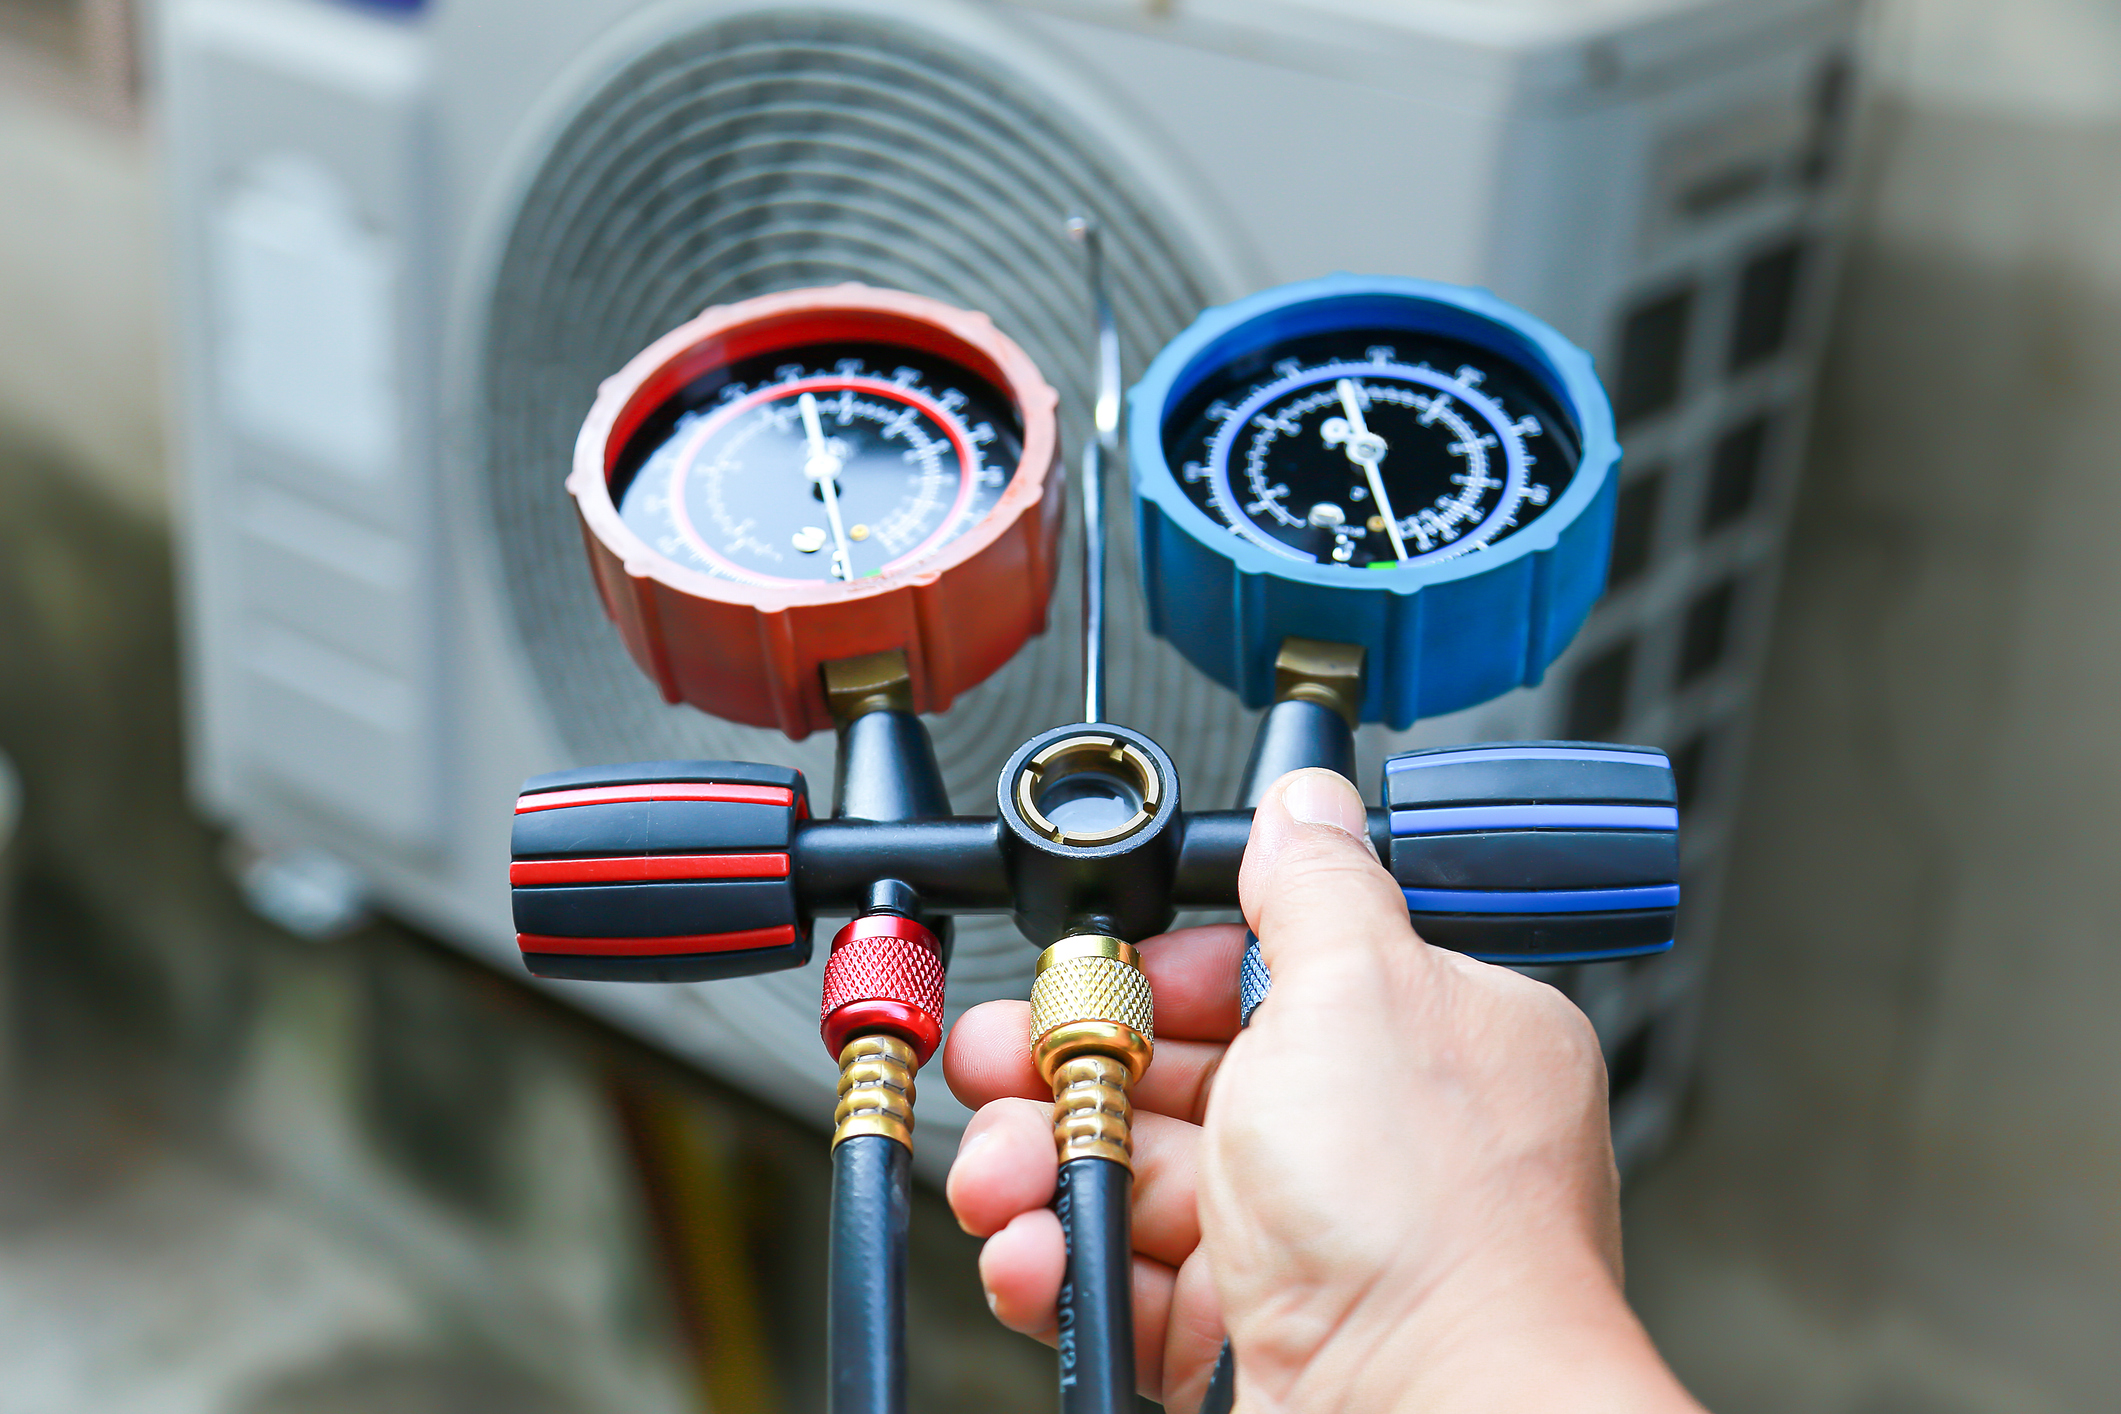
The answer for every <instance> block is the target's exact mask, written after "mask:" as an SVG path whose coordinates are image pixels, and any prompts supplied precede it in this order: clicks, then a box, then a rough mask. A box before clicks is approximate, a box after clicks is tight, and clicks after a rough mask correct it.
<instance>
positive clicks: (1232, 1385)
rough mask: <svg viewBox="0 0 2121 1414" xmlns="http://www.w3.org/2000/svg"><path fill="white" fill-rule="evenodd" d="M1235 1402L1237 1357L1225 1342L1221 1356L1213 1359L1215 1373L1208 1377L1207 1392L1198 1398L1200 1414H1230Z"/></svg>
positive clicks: (1228, 1343)
mask: <svg viewBox="0 0 2121 1414" xmlns="http://www.w3.org/2000/svg"><path fill="white" fill-rule="evenodd" d="M1236 1402H1237V1356H1236V1355H1235V1354H1234V1353H1233V1352H1232V1351H1231V1349H1230V1342H1229V1341H1227V1340H1226V1341H1224V1342H1223V1350H1222V1354H1220V1355H1218V1356H1216V1357H1215V1373H1214V1374H1212V1375H1210V1376H1208V1392H1207V1393H1206V1394H1204V1395H1202V1396H1201V1397H1200V1414H1230V1406H1231V1405H1233V1404H1235V1403H1236Z"/></svg>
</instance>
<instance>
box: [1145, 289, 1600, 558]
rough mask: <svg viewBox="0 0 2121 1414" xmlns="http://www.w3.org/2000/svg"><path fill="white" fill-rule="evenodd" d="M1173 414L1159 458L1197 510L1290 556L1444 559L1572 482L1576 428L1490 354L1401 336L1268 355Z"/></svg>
mask: <svg viewBox="0 0 2121 1414" xmlns="http://www.w3.org/2000/svg"><path fill="white" fill-rule="evenodd" d="M1274 353H1275V354H1276V355H1277V357H1276V359H1275V361H1274V363H1273V365H1272V366H1271V367H1262V366H1259V365H1258V364H1257V363H1256V361H1242V362H1239V363H1236V364H1233V365H1230V366H1227V367H1225V368H1224V369H1222V370H1220V371H1219V373H1218V375H1217V376H1215V377H1212V378H1210V379H1208V380H1207V381H1206V382H1204V383H1203V384H1202V385H1200V386H1199V387H1197V388H1195V389H1194V390H1192V392H1191V394H1190V395H1189V396H1188V397H1187V398H1186V399H1185V400H1184V402H1183V403H1182V404H1181V405H1180V406H1179V408H1178V409H1177V410H1176V412H1175V414H1174V416H1173V417H1172V418H1171V419H1170V421H1169V423H1168V424H1167V427H1168V428H1169V432H1168V438H1169V440H1168V443H1167V446H1166V449H1165V451H1166V456H1167V457H1168V458H1169V460H1170V462H1171V464H1173V465H1175V466H1177V467H1179V468H1180V477H1181V483H1182V484H1183V486H1184V488H1185V490H1186V493H1187V495H1188V496H1189V497H1190V498H1191V499H1192V500H1193V502H1194V504H1196V505H1198V506H1199V507H1200V508H1201V509H1202V510H1204V511H1206V512H1207V513H1208V514H1209V515H1210V516H1212V517H1214V518H1215V519H1216V520H1217V521H1219V522H1221V523H1222V524H1223V525H1224V526H1227V527H1228V528H1230V529H1231V530H1234V531H1236V532H1237V533H1238V534H1239V535H1241V536H1243V537H1244V538H1245V539H1246V540H1248V541H1250V542H1252V543H1253V544H1255V545H1258V546H1259V547H1260V548H1262V549H1265V550H1268V551H1271V552H1273V553H1275V554H1278V555H1285V556H1287V557H1289V558H1291V559H1295V560H1300V561H1306V562H1311V563H1318V564H1327V565H1346V566H1348V567H1350V568H1353V569H1372V568H1374V569H1390V568H1396V567H1398V566H1400V565H1403V564H1408V563H1429V562H1435V561H1441V560H1447V559H1452V558H1454V557H1456V556H1459V555H1463V554H1466V553H1468V552H1469V551H1472V550H1476V549H1479V548H1481V547H1483V546H1487V545H1492V544H1494V543H1496V542H1497V541H1499V540H1502V539H1504V538H1505V537H1507V536H1509V535H1511V534H1512V533H1514V532H1515V531H1517V530H1519V529H1521V528H1522V527H1524V526H1525V525H1527V524H1529V523H1530V522H1531V521H1533V520H1534V519H1536V518H1537V517H1538V516H1539V515H1540V514H1541V512H1542V511H1544V510H1545V508H1546V507H1548V506H1550V505H1552V504H1553V503H1554V501H1555V499H1556V498H1557V497H1558V496H1559V495H1560V493H1561V492H1562V491H1564V490H1565V489H1566V488H1567V487H1568V484H1569V482H1570V480H1571V479H1572V478H1573V477H1574V476H1575V474H1576V466H1577V460H1578V446H1577V441H1576V436H1575V433H1574V430H1573V423H1572V420H1571V419H1570V418H1569V417H1567V416H1566V415H1564V414H1563V413H1562V412H1561V410H1560V409H1559V407H1558V406H1557V405H1556V404H1555V402H1554V399H1553V397H1552V396H1551V395H1550V394H1549V393H1548V392H1547V391H1546V390H1545V389H1544V388H1543V387H1542V386H1541V385H1540V384H1539V383H1538V382H1536V381H1534V380H1533V379H1531V378H1530V377H1527V376H1526V374H1525V373H1524V371H1523V370H1522V369H1521V368H1520V367H1519V366H1517V365H1514V364H1512V363H1508V362H1504V361H1502V360H1498V359H1497V358H1496V357H1495V356H1494V354H1493V352H1492V351H1490V350H1486V349H1482V348H1479V347H1476V346H1474V345H1472V344H1469V343H1463V342H1460V341H1458V340H1454V339H1448V338H1442V337H1423V336H1419V335H1415V334H1412V333H1411V332H1410V331H1407V330H1404V329H1396V330H1387V329H1350V330H1338V331H1334V332H1331V333H1324V334H1315V335H1311V336H1309V337H1306V338H1299V339H1295V340H1290V341H1286V342H1284V343H1281V344H1279V345H1277V346H1276V348H1275V349H1274Z"/></svg>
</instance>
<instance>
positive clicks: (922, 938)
mask: <svg viewBox="0 0 2121 1414" xmlns="http://www.w3.org/2000/svg"><path fill="white" fill-rule="evenodd" d="M818 1031H819V1034H821V1035H822V1036H823V1037H824V1038H825V1050H826V1052H827V1053H828V1054H830V1055H831V1057H832V1058H833V1059H834V1060H838V1059H839V1058H840V1052H841V1051H842V1050H844V1049H845V1048H846V1045H847V1043H848V1042H849V1041H851V1040H853V1039H854V1038H855V1037H856V1036H861V1035H865V1034H867V1033H869V1032H872V1031H888V1032H890V1033H891V1034H892V1035H894V1036H898V1037H901V1038H903V1039H904V1040H905V1041H906V1042H907V1043H908V1044H909V1045H911V1046H912V1047H913V1049H914V1053H915V1055H916V1057H917V1062H916V1063H917V1064H921V1065H925V1064H927V1061H928V1057H930V1056H932V1055H934V1054H935V1048H936V1047H937V1046H939V1045H941V1044H942V1041H943V954H942V947H941V945H940V944H938V943H937V942H936V940H935V934H933V933H931V932H929V931H928V930H927V929H926V928H924V927H922V926H921V925H920V924H919V923H916V922H914V921H913V920H912V919H911V918H902V917H900V916H899V915H898V914H895V913H872V914H870V915H868V916H867V917H864V918H857V919H855V920H854V921H853V922H852V923H849V924H848V925H847V926H846V927H844V928H842V929H840V930H839V932H837V933H835V934H834V935H833V937H832V955H831V956H830V957H829V958H827V959H826V960H825V995H824V997H823V999H822V1000H821V1001H820V1003H819V1006H818Z"/></svg>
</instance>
